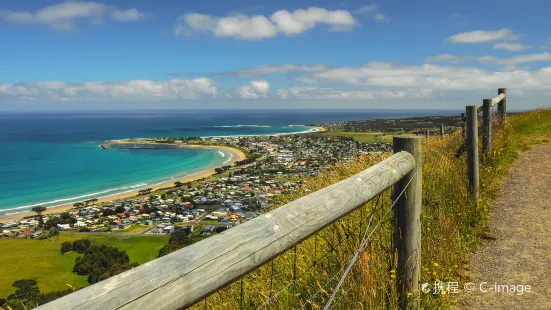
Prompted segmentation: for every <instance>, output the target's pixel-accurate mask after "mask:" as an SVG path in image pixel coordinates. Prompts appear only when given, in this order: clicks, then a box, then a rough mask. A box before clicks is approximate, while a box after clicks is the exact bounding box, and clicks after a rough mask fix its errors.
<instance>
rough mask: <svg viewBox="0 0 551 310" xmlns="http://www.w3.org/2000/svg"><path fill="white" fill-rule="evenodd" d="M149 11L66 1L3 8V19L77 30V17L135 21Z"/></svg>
mask: <svg viewBox="0 0 551 310" xmlns="http://www.w3.org/2000/svg"><path fill="white" fill-rule="evenodd" d="M147 15H148V14H146V13H144V12H141V11H139V10H137V9H135V8H130V9H121V8H118V7H115V6H109V5H106V4H102V3H98V2H92V1H88V2H87V1H66V2H61V3H58V4H54V5H50V6H47V7H44V8H42V9H39V10H37V11H36V12H30V11H13V10H7V9H0V20H2V21H4V22H6V23H13V24H28V25H32V24H34V25H46V26H48V27H50V28H52V29H54V30H59V31H74V30H76V29H77V25H76V21H77V20H87V21H88V22H90V23H92V24H100V23H101V22H102V21H103V20H104V19H109V18H110V19H113V20H116V21H119V22H133V21H139V20H142V19H144V18H145V17H146V16H147Z"/></svg>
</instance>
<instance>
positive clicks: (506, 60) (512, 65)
mask: <svg viewBox="0 0 551 310" xmlns="http://www.w3.org/2000/svg"><path fill="white" fill-rule="evenodd" d="M425 60H426V61H427V62H448V63H452V64H458V63H461V62H467V61H477V62H479V63H482V64H497V65H500V66H502V67H503V69H505V70H516V69H519V68H521V67H520V66H521V65H524V64H527V63H534V62H545V61H551V53H549V52H545V53H538V54H521V55H516V56H511V57H497V56H493V55H486V56H477V57H475V56H458V55H450V54H441V55H438V56H431V57H427V58H426V59H425Z"/></svg>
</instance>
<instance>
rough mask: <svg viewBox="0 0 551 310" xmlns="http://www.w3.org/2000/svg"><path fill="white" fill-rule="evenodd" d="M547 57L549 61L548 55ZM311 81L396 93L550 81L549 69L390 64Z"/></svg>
mask: <svg viewBox="0 0 551 310" xmlns="http://www.w3.org/2000/svg"><path fill="white" fill-rule="evenodd" d="M547 57H551V55H550V56H547ZM525 60H526V59H524V60H522V61H525ZM518 61H521V60H517V62H518ZM310 78H311V79H313V80H316V81H318V82H325V83H331V82H333V83H335V82H339V83H346V84H349V85H354V86H356V87H359V86H361V87H368V88H373V89H375V90H377V89H381V88H386V89H389V88H392V89H396V90H403V89H425V90H429V89H430V90H433V91H452V90H463V91H472V90H477V89H491V88H498V87H504V85H505V86H507V85H514V87H515V88H518V89H550V88H551V84H549V83H548V80H549V79H551V68H542V69H540V70H537V71H529V70H514V71H497V72H494V71H488V70H483V69H480V68H475V67H457V66H439V65H429V64H425V65H421V66H401V65H394V64H392V63H380V62H371V63H367V64H366V65H364V66H360V67H334V68H331V69H328V70H325V71H322V72H316V73H313V74H312V75H311V76H310ZM511 87H513V86H511Z"/></svg>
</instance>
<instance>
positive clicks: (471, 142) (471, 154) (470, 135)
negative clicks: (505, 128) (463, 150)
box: [466, 105, 480, 204]
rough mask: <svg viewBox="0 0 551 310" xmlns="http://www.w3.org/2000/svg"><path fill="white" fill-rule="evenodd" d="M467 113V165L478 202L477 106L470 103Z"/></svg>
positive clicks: (471, 188) (472, 190)
mask: <svg viewBox="0 0 551 310" xmlns="http://www.w3.org/2000/svg"><path fill="white" fill-rule="evenodd" d="M466 112H467V113H466V115H467V167H468V169H467V170H468V174H469V189H470V190H471V193H472V195H473V197H474V199H475V201H476V203H477V204H478V193H479V186H480V185H479V177H478V112H477V106H475V105H469V106H467V109H466Z"/></svg>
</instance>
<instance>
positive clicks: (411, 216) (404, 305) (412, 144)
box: [392, 136, 423, 309]
mask: <svg viewBox="0 0 551 310" xmlns="http://www.w3.org/2000/svg"><path fill="white" fill-rule="evenodd" d="M401 151H406V152H408V153H410V154H411V155H413V158H414V159H415V168H414V169H413V170H412V171H411V172H410V173H409V174H408V175H406V176H405V177H404V178H402V179H401V180H400V181H398V182H397V183H396V184H394V189H393V192H392V200H396V199H397V202H396V204H395V206H394V249H395V251H396V253H397V254H398V265H397V266H396V276H397V278H396V284H397V292H398V303H399V307H400V309H419V281H420V270H421V205H422V191H423V169H422V167H423V149H422V138H421V137H415V136H395V137H394V152H395V153H397V152H401ZM402 192H403V194H402ZM400 194H402V195H400ZM398 197H399V198H398ZM408 293H411V294H413V295H412V296H408Z"/></svg>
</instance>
